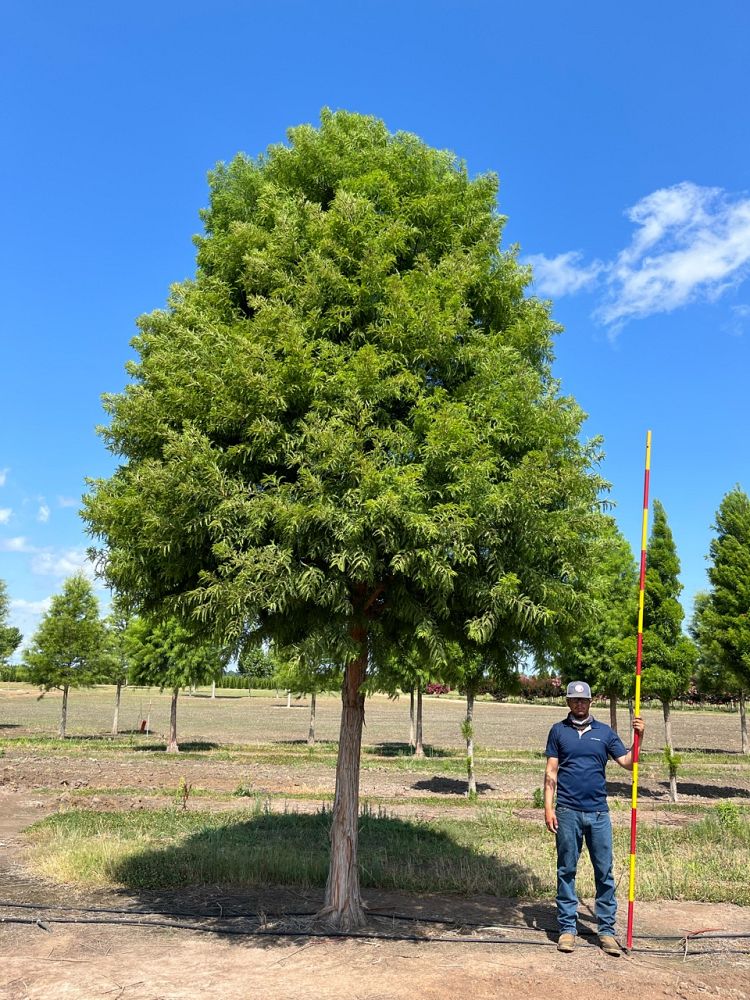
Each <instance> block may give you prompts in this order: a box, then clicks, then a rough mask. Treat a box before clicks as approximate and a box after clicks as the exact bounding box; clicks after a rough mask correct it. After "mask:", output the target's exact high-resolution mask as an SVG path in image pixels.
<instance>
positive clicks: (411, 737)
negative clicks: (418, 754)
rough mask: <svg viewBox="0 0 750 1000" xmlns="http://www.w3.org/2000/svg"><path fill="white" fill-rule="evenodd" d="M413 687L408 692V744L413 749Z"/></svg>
mask: <svg viewBox="0 0 750 1000" xmlns="http://www.w3.org/2000/svg"><path fill="white" fill-rule="evenodd" d="M414 744H415V739H414V688H412V689H411V691H410V692H409V746H410V747H411V748H412V750H413V749H414Z"/></svg>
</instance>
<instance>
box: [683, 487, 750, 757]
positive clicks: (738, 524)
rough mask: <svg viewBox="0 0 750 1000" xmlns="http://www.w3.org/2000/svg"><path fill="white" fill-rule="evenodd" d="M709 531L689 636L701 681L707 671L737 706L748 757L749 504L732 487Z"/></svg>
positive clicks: (736, 489)
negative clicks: (702, 588) (704, 578)
mask: <svg viewBox="0 0 750 1000" xmlns="http://www.w3.org/2000/svg"><path fill="white" fill-rule="evenodd" d="M714 530H715V532H716V537H715V538H714V539H712V541H711V547H710V558H711V565H710V566H709V570H708V578H709V581H710V583H711V589H710V591H709V592H708V594H707V595H706V597H705V598H704V599H702V600H700V601H698V602H696V614H695V617H694V635H695V638H696V640H697V642H698V647H699V649H700V651H701V664H702V667H703V677H704V678H705V676H706V673H707V672H711V670H712V668H713V672H714V682H715V685H716V686H717V687H719V688H723V689H724V691H727V692H730V693H732V694H734V695H735V696H736V697H737V699H738V701H739V705H740V733H741V740H742V752H743V753H750V744H749V743H748V735H747V707H746V701H747V694H748V691H750V499H748V496H747V494H746V493H744V492H743V491H742V490H741V489H740V488H739V487H738V486H737V487H735V488H734V489H733V490H730V491H729V493H727V494H726V496H725V497H724V499H723V500H722V501H721V505H720V507H719V509H718V511H717V512H716V523H715V525H714Z"/></svg>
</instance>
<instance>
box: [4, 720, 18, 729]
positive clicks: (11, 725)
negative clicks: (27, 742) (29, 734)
mask: <svg viewBox="0 0 750 1000" xmlns="http://www.w3.org/2000/svg"><path fill="white" fill-rule="evenodd" d="M20 728H21V725H20V723H18V722H0V729H20Z"/></svg>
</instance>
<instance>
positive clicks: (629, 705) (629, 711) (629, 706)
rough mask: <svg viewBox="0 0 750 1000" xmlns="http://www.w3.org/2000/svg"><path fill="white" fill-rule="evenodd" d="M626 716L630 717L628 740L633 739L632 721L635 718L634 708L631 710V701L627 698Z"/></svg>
mask: <svg viewBox="0 0 750 1000" xmlns="http://www.w3.org/2000/svg"><path fill="white" fill-rule="evenodd" d="M628 715H629V716H630V739H631V741H632V739H633V719H634V718H635V708H633V699H632V698H628Z"/></svg>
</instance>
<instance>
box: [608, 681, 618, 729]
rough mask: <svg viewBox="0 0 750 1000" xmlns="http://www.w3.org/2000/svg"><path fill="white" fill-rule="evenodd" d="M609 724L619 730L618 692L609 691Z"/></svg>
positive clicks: (611, 727)
mask: <svg viewBox="0 0 750 1000" xmlns="http://www.w3.org/2000/svg"><path fill="white" fill-rule="evenodd" d="M609 726H610V729H612V730H614V732H617V692H616V691H610V692H609Z"/></svg>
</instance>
